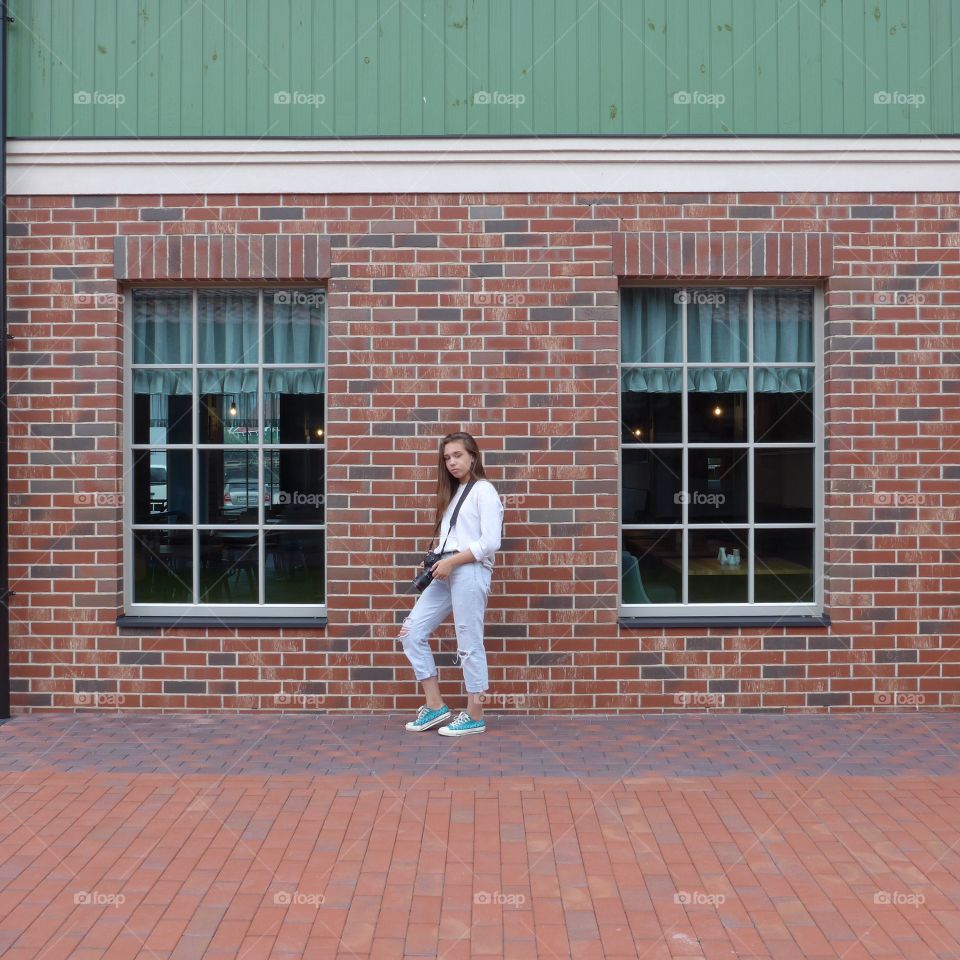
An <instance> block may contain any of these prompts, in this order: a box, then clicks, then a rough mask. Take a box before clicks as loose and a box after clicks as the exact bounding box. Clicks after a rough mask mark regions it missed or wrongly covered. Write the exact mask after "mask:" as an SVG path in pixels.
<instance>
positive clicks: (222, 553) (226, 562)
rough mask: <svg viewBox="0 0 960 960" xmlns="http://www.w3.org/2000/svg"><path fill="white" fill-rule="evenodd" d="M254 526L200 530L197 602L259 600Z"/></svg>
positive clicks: (256, 538) (257, 535)
mask: <svg viewBox="0 0 960 960" xmlns="http://www.w3.org/2000/svg"><path fill="white" fill-rule="evenodd" d="M258 537H259V534H258V533H257V531H256V530H212V531H211V530H201V531H200V602H201V603H257V602H258V601H259V586H258V584H259V569H258V560H257V557H258Z"/></svg>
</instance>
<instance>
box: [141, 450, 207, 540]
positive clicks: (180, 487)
mask: <svg viewBox="0 0 960 960" xmlns="http://www.w3.org/2000/svg"><path fill="white" fill-rule="evenodd" d="M191 456H192V455H191V452H190V451H189V450H135V451H134V454H133V522H134V523H162V524H165V525H169V524H175V523H190V522H191V521H192V518H193V486H192V484H191V482H190V481H191V476H192V461H191Z"/></svg>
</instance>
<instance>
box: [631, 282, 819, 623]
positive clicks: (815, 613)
mask: <svg viewBox="0 0 960 960" xmlns="http://www.w3.org/2000/svg"><path fill="white" fill-rule="evenodd" d="M648 287H661V288H662V287H666V288H670V289H676V290H684V291H696V290H703V289H711V290H712V289H716V288H722V287H728V288H739V289H743V288H746V289H747V290H748V313H747V322H748V326H749V347H748V360H747V361H746V362H744V363H736V364H731V363H722V364H720V363H697V364H690V363H688V362H687V303H686V302H684V303H683V304H682V310H681V314H680V326H681V335H682V337H683V341H682V342H683V353H682V361H681V362H679V363H672V362H671V363H660V364H640V363H637V364H632V363H628V364H624V362H623V356H622V345H621V344H620V343H619V340H620V331H621V330H622V324H623V314H622V305H623V297H622V296H620V301H619V304H618V309H619V310H620V311H621V312H620V313H619V322H618V326H617V337H618V362H617V377H618V383H617V424H618V442H619V447H618V456H617V511H618V518H617V526H618V533H617V537H618V548H617V560H618V563H617V568H618V570H619V574H618V578H617V605H618V608H619V611H620V616H621V617H624V618H630V619H634V618H635V619H644V618H647V619H653V620H661V619H671V618H678V619H680V618H687V617H707V618H717V619H736V620H742V619H744V618H750V617H784V618H788V617H822V616H823V611H824V579H825V562H824V482H825V474H824V378H825V370H824V365H823V326H824V298H823V289H822V287H821V285H820V284H819V283H817V282H816V281H813V280H806V281H803V280H795V279H790V280H777V279H774V278H761V279H757V278H741V279H736V280H716V281H712V280H706V279H704V280H697V281H696V282H694V283H683V282H678V281H666V280H656V281H653V280H651V281H633V282H630V283H625V284H622V285H621V287H620V290H619V291H618V296H619V295H620V294H622V292H623V290H624V289H627V288H633V289H635V288H648ZM768 287H776V288H778V289H781V288H786V287H790V288H802V289H807V290H810V289H812V290H813V358H814V390H813V400H814V403H813V441H812V442H805V443H783V444H779V446H782V447H784V448H791V449H796V448H797V447H808V448H812V449H813V450H814V459H813V462H814V465H813V482H814V496H813V524H812V525H811V524H805V523H760V524H758V523H756V522H755V521H754V490H753V475H754V461H755V458H754V451H755V449H756V444H755V440H754V436H753V432H754V431H753V396H752V390H753V370H754V369H755V368H757V367H771V366H774V367H776V366H780V367H795V366H798V364H796V363H789V362H784V363H769V362H766V361H759V362H758V361H755V360H754V358H753V291H754V290H755V289H758V288H768ZM688 299H689V298H688V297H687V298H684V300H685V301H686V300H688ZM633 366H647V367H655V366H659V367H663V368H666V367H671V368H677V367H680V368H681V369H682V375H681V376H682V381H683V399H682V417H683V422H682V435H681V441H680V442H679V443H677V444H673V445H672V446H674V447H676V448H678V449H682V451H683V469H684V475H686V470H687V452H688V451H689V450H690V449H691V448H694V449H695V448H697V447H717V446H718V444H716V443H706V442H705V443H699V442H698V443H694V444H691V443H690V442H689V440H688V439H687V436H688V424H687V420H688V410H687V393H688V383H687V380H688V377H687V370H688V369H689V368H690V367H695V366H701V367H705V366H723V367H730V366H739V367H744V368H746V369H749V371H750V374H749V376H750V384H749V386H750V389H749V391H748V403H747V417H748V432H747V440H746V441H745V442H744V443H742V444H722V446H724V447H727V446H740V447H743V448H744V449H746V450H747V451H748V461H747V511H748V512H747V522H745V523H695V524H692V525H691V524H690V523H689V520H688V514H689V502H688V498H684V503H683V511H682V518H681V521H680V523H679V524H624V523H623V509H622V505H623V450H624V449H633V448H643V447H645V446H646V444H644V443H635V444H634V443H624V441H623V438H622V433H623V430H622V424H623V410H622V405H623V395H622V390H621V389H620V385H621V383H622V372H623V369H624V368H625V367H633ZM658 446H659V445H658ZM763 446H764V447H765V448H766V449H772V448H773V447H774V446H776V445H773V444H764V445H763ZM811 526H812V528H813V531H814V536H813V586H814V599H813V602H811V603H753V602H749V601H748V602H747V603H729V604H726V603H725V604H717V603H634V604H624V602H623V569H622V556H621V551H622V550H623V533H624V531H629V530H651V531H655V530H677V531H679V532H680V533H681V538H682V539H681V544H682V547H681V549H682V573H681V578H682V579H681V583H682V584H683V591H684V595H686V592H687V589H688V586H687V581H688V575H687V574H688V548H687V546H688V540H689V532H690V530H697V529H705V528H712V529H731V530H734V529H735V530H739V531H745V532H746V535H747V538H748V540H747V543H748V550H747V560H748V568H747V573H748V581H747V582H748V589H749V593H748V596H752V594H753V585H754V569H753V568H754V531H755V530H756V529H787V528H791V527H792V528H797V529H811Z"/></svg>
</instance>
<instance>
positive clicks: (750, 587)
mask: <svg viewBox="0 0 960 960" xmlns="http://www.w3.org/2000/svg"><path fill="white" fill-rule="evenodd" d="M753 289H754V288H753V287H748V288H747V360H748V361H749V362H750V365H749V366H748V367H747V603H748V604H751V605H752V604H753V603H754V602H755V593H754V586H755V584H754V577H753V571H754V562H753V551H754V543H755V541H756V537H755V536H754V519H755V517H754V509H753V507H754V504H753V497H754V488H753V471H754V463H755V460H756V458H755V456H754V454H755V450H754V435H753V431H754V424H753V370H754V366H753V361H754V356H753Z"/></svg>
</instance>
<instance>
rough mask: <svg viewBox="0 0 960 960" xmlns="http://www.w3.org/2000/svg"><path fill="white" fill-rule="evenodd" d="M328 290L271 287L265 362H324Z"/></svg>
mask: <svg viewBox="0 0 960 960" xmlns="http://www.w3.org/2000/svg"><path fill="white" fill-rule="evenodd" d="M326 296H327V295H326V292H325V291H324V290H272V291H271V290H267V291H266V292H265V293H264V295H263V362H264V363H323V362H324V359H323V357H324V327H325V323H324V307H325V305H326Z"/></svg>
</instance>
